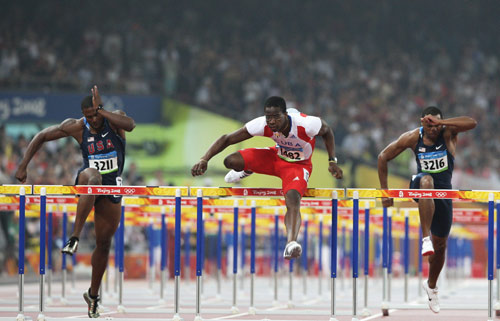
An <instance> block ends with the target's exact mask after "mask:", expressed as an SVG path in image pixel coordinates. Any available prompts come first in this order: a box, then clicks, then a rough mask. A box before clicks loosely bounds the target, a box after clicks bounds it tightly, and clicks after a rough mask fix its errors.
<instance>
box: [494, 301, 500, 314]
mask: <svg viewBox="0 0 500 321" xmlns="http://www.w3.org/2000/svg"><path fill="white" fill-rule="evenodd" d="M493 310H495V316H497V317H500V301H497V302H496V303H495V305H494V306H493Z"/></svg>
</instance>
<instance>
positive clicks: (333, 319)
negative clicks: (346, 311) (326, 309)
mask: <svg viewBox="0 0 500 321" xmlns="http://www.w3.org/2000/svg"><path fill="white" fill-rule="evenodd" d="M330 321H339V320H337V318H334V317H330Z"/></svg>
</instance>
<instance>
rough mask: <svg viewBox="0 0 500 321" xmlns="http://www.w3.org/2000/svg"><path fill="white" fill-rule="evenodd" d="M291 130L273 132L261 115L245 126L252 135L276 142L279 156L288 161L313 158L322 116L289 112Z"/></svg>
mask: <svg viewBox="0 0 500 321" xmlns="http://www.w3.org/2000/svg"><path fill="white" fill-rule="evenodd" d="M288 120H289V124H290V132H289V133H288V135H286V136H285V135H284V134H283V133H281V132H273V131H272V130H271V129H270V128H269V126H267V123H266V117H265V116H261V117H258V118H255V119H254V120H251V121H249V122H248V123H246V125H245V127H246V129H247V130H248V133H249V134H250V135H252V136H266V137H269V138H271V139H272V140H274V141H275V142H276V146H275V149H276V153H277V155H278V157H280V158H281V159H283V160H285V161H287V162H297V161H309V162H310V160H311V156H312V153H313V151H314V144H315V143H316V138H315V137H316V136H317V135H318V133H319V130H320V129H321V118H319V117H315V116H308V115H306V114H302V113H289V114H288Z"/></svg>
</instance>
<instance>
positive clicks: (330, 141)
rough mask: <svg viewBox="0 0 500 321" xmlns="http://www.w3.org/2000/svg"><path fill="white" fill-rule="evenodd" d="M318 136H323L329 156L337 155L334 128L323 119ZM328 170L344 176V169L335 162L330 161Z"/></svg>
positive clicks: (336, 175)
mask: <svg viewBox="0 0 500 321" xmlns="http://www.w3.org/2000/svg"><path fill="white" fill-rule="evenodd" d="M318 136H321V137H322V138H323V141H324V142H325V147H326V151H327V152H328V158H334V157H335V137H334V135H333V130H332V129H331V128H330V126H328V124H327V123H326V122H325V121H324V120H321V129H320V130H319V132H318ZM328 171H329V172H330V173H332V175H333V176H335V178H337V179H340V178H342V174H343V173H342V169H341V168H340V167H339V166H338V165H337V163H334V162H328Z"/></svg>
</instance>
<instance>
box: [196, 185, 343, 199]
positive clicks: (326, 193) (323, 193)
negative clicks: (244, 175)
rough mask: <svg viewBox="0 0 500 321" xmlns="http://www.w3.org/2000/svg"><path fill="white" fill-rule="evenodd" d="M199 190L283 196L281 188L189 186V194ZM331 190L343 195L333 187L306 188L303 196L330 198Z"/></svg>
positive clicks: (228, 193)
mask: <svg viewBox="0 0 500 321" xmlns="http://www.w3.org/2000/svg"><path fill="white" fill-rule="evenodd" d="M198 190H201V192H202V195H203V196H264V197H283V196H284V195H283V190H282V189H281V188H250V187H249V188H245V187H191V195H192V196H194V195H197V193H198ZM333 192H337V195H338V196H337V197H338V198H342V197H344V190H343V189H333V188H308V189H307V190H306V193H305V194H304V197H328V198H331V197H332V195H333Z"/></svg>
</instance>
